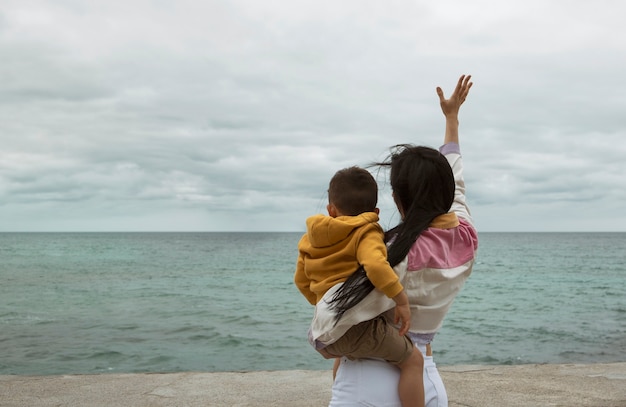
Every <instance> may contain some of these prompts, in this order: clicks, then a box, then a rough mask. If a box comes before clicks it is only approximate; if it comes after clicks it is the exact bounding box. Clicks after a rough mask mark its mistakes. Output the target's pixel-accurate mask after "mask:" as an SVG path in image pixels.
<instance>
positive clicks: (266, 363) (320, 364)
mask: <svg viewBox="0 0 626 407" xmlns="http://www.w3.org/2000/svg"><path fill="white" fill-rule="evenodd" d="M299 237H300V234H299V233H0V259H2V261H1V264H0V281H1V285H0V374H66V373H102V372H112V373H120V372H172V371H241V370H283V369H329V368H330V367H331V364H332V362H329V361H326V360H324V359H322V358H321V357H319V356H318V355H317V354H316V353H315V352H314V351H313V350H311V349H310V347H309V345H308V343H307V341H306V331H307V327H308V323H309V321H310V318H311V315H312V307H311V306H310V305H309V304H308V303H307V302H306V301H305V300H304V298H303V297H302V296H301V295H300V293H299V292H298V291H297V290H296V288H295V287H294V285H293V283H292V276H293V271H294V264H295V259H296V255H297V252H296V245H297V242H298V239H299ZM480 239H481V240H480V249H479V257H478V263H477V265H476V266H475V269H474V273H473V274H472V276H471V278H470V280H468V283H467V284H466V286H465V288H464V290H463V291H462V292H461V294H460V296H459V297H458V299H457V301H456V302H455V304H454V305H453V307H452V310H451V312H450V313H449V315H448V318H447V319H446V321H445V322H444V326H443V328H442V330H441V332H440V334H439V335H438V336H437V337H436V338H435V341H434V343H433V348H434V351H435V354H436V358H437V362H438V364H440V365H450V364H521V363H546V362H547V363H588V362H612V361H626V300H625V299H626V255H625V253H626V233H583V234H575V233H563V234H561V233H481V234H480Z"/></svg>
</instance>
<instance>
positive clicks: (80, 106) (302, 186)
mask: <svg viewBox="0 0 626 407" xmlns="http://www.w3.org/2000/svg"><path fill="white" fill-rule="evenodd" d="M283 3H284V2H283ZM624 8H626V6H624V5H623V4H622V3H621V2H618V1H609V0H606V1H601V2H596V3H593V4H591V3H589V2H583V1H576V2H566V1H564V0H562V1H553V2H548V3H546V2H543V1H539V0H531V1H527V2H524V3H523V4H522V3H519V4H517V3H515V4H509V3H501V2H495V1H483V2H480V4H476V3H472V4H468V3H465V2H461V1H452V2H444V3H437V4H429V5H420V4H410V5H409V4H408V3H406V2H400V1H392V2H386V3H385V5H384V7H383V5H382V3H379V2H375V1H358V2H356V1H354V2H352V1H345V2H340V3H337V2H333V3H331V2H324V1H322V2H319V1H318V2H312V1H311V2H297V4H291V3H285V4H280V5H273V4H269V3H266V2H255V1H233V2H228V3H224V2H213V1H211V2H204V3H202V4H198V3H197V2H187V1H180V2H176V3H169V2H147V1H146V2H132V3H129V4H122V3H120V4H117V3H115V4H111V3H110V2H91V3H89V4H88V5H87V4H86V3H84V2H79V1H64V2H55V3H54V4H50V3H49V2H34V3H32V2H31V3H29V4H28V5H25V4H23V3H22V2H18V1H11V0H9V1H7V2H6V4H5V5H3V9H2V12H1V13H2V14H1V15H0V53H2V56H3V58H2V59H3V64H1V65H0V74H1V76H2V77H3V78H5V80H4V81H3V83H1V84H0V141H1V142H2V146H3V148H2V149H1V150H0V212H1V213H2V215H1V216H2V219H1V222H0V224H1V225H2V226H0V230H302V229H303V227H304V219H305V217H306V216H308V215H310V214H312V213H315V212H323V211H325V199H326V196H325V190H326V187H327V183H328V180H329V179H330V177H331V176H332V174H333V173H334V172H335V171H336V170H337V169H339V168H341V167H344V166H348V165H355V164H356V165H367V164H368V163H370V162H372V161H375V160H379V159H381V158H383V156H384V155H385V154H386V153H387V152H388V147H389V146H390V145H393V144H397V143H404V142H413V143H418V144H427V145H431V146H438V145H439V143H440V141H441V139H442V134H443V117H442V116H441V113H440V111H439V107H438V103H437V98H436V95H435V92H434V89H435V87H436V86H438V85H441V86H443V87H444V90H445V91H446V93H448V94H449V93H450V92H451V91H452V88H453V85H454V83H455V81H456V79H457V78H458V75H460V74H462V73H471V74H473V77H474V80H475V87H474V88H473V89H472V93H471V95H470V98H469V99H468V102H467V103H466V105H465V106H464V107H463V110H462V112H461V140H462V141H461V143H462V149H463V153H464V156H465V162H466V166H467V183H468V196H469V198H470V202H471V203H472V207H473V212H474V215H475V218H476V223H477V225H478V226H479V229H480V230H622V231H623V230H624V229H625V228H626V219H624V218H623V217H620V216H619V215H616V214H619V213H620V212H621V210H620V207H621V206H622V204H621V202H623V201H624V199H625V198H626V196H624V195H625V194H626V192H624V191H626V181H625V179H624V174H625V173H626V171H625V165H624V164H623V159H622V157H623V156H624V153H626V151H625V150H626V144H625V143H624V142H623V140H624V136H625V134H624V132H625V130H624V129H625V128H626V119H625V117H626V116H624V115H623V111H624V110H625V107H626V99H624V92H623V90H622V87H621V85H620V83H621V73H622V72H623V71H624V68H625V67H626V61H625V58H624V55H626V53H625V52H624V51H625V50H624V44H623V42H622V41H621V40H620V38H621V36H620V35H618V34H619V33H621V32H623V28H622V23H621V21H620V18H619V17H618V16H620V15H622V14H623V13H620V11H621V12H623V11H624ZM380 180H381V202H380V206H381V209H382V214H383V224H385V226H393V223H394V222H397V214H396V213H395V211H394V208H393V203H392V202H391V200H390V198H389V197H388V195H389V189H388V185H385V183H384V179H383V178H382V177H381V179H380Z"/></svg>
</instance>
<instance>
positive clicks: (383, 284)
mask: <svg viewBox="0 0 626 407" xmlns="http://www.w3.org/2000/svg"><path fill="white" fill-rule="evenodd" d="M383 238H384V235H383V232H382V230H378V228H376V229H374V228H372V229H370V230H367V231H366V232H365V233H364V234H363V236H362V237H361V239H360V240H359V242H358V247H357V251H356V253H357V260H358V261H359V264H361V265H362V266H363V268H365V273H366V274H367V278H369V280H370V281H371V282H372V284H374V287H376V288H377V289H378V290H380V291H382V292H383V293H384V294H385V295H386V296H387V297H389V298H393V297H395V296H396V295H398V294H400V292H402V290H403V287H402V284H400V279H399V278H398V275H397V274H396V273H395V272H394V271H393V268H391V266H390V265H389V262H388V261H387V247H386V246H385V243H384V241H383Z"/></svg>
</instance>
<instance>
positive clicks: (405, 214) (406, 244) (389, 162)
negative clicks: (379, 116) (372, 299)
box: [329, 144, 455, 321]
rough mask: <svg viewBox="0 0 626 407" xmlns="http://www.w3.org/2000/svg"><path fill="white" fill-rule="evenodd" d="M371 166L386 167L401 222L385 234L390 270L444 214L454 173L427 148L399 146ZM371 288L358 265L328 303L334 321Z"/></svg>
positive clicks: (441, 155)
mask: <svg viewBox="0 0 626 407" xmlns="http://www.w3.org/2000/svg"><path fill="white" fill-rule="evenodd" d="M371 166H377V167H379V168H389V169H390V175H389V181H390V183H391V190H392V191H393V197H394V200H395V202H396V206H397V207H398V210H399V211H400V213H401V214H402V221H401V222H400V223H399V224H398V225H397V226H396V227H394V228H392V229H391V230H389V231H388V232H387V233H385V241H386V242H387V243H388V246H389V247H388V251H387V258H388V260H389V264H391V267H394V266H396V265H397V264H398V263H400V262H401V261H402V260H403V259H404V258H405V257H406V256H407V254H408V253H409V250H410V249H411V247H412V246H413V243H414V242H415V240H417V238H418V237H419V235H420V234H421V233H422V232H423V231H424V230H425V229H426V228H428V226H429V225H430V224H431V222H432V221H433V219H435V218H436V217H437V216H439V215H442V214H444V213H447V212H448V211H449V210H450V207H451V206H452V202H453V201H454V189H455V184H454V174H453V173H452V168H450V164H449V163H448V160H447V159H446V158H445V156H444V155H443V154H441V153H440V152H439V151H437V150H435V149H432V148H430V147H423V146H413V145H410V144H399V145H396V146H394V147H392V151H391V154H390V155H389V156H388V157H387V159H385V160H384V161H382V162H379V163H374V164H372V165H371ZM373 289H374V285H373V284H372V282H371V281H370V280H369V279H368V278H367V275H366V273H365V269H364V268H363V266H360V267H359V268H358V269H357V270H356V271H355V272H354V273H353V274H352V275H351V276H350V277H348V279H347V280H346V281H345V282H344V284H343V285H342V286H341V287H340V288H339V289H338V290H337V291H336V292H335V293H334V295H333V296H332V298H331V299H330V300H329V304H330V308H331V309H332V310H334V311H335V313H336V315H335V318H336V321H338V320H339V319H340V318H341V316H342V315H343V314H344V313H345V312H346V311H347V310H349V309H350V308H352V307H353V306H354V305H356V304H357V303H359V302H360V301H361V300H362V299H363V298H365V297H366V296H367V294H369V293H370V292H371V291H372V290H373Z"/></svg>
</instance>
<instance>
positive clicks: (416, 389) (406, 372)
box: [398, 348, 424, 407]
mask: <svg viewBox="0 0 626 407" xmlns="http://www.w3.org/2000/svg"><path fill="white" fill-rule="evenodd" d="M398 367H399V368H400V381H399V382H398V395H399V396H400V402H401V403H402V407H424V357H423V356H422V352H420V351H419V349H416V348H413V352H411V355H410V356H409V357H408V358H406V359H405V360H404V361H403V362H402V363H400V364H399V365H398Z"/></svg>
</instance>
